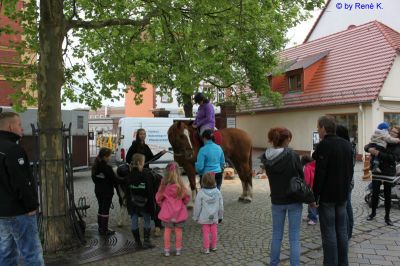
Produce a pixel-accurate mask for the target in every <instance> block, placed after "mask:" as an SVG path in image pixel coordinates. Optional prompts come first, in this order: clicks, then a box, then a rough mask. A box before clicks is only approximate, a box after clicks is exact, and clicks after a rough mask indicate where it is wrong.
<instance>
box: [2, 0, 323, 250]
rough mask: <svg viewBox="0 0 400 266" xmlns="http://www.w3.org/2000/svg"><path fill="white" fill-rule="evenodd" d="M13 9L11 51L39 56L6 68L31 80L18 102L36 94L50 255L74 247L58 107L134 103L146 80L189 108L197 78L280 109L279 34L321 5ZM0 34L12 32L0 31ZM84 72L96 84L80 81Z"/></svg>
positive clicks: (236, 0) (239, 2) (47, 5)
mask: <svg viewBox="0 0 400 266" xmlns="http://www.w3.org/2000/svg"><path fill="white" fill-rule="evenodd" d="M17 2H18V0H7V1H5V0H0V4H1V5H2V7H3V8H4V10H6V11H5V13H6V15H8V16H10V17H12V18H15V19H18V20H19V21H20V23H21V25H22V27H23V29H24V35H25V36H26V39H25V40H24V41H22V42H21V43H19V44H16V47H17V49H18V51H20V52H21V53H23V52H26V51H27V50H29V51H33V52H34V53H37V54H38V56H39V58H38V61H37V62H36V61H35V60H33V61H32V62H30V64H27V63H28V62H27V61H28V60H29V59H27V58H24V57H22V58H21V59H22V60H24V62H23V63H25V64H27V65H26V67H23V68H19V69H13V70H14V71H15V72H18V73H17V75H19V77H21V75H25V76H27V75H31V74H32V71H33V74H35V75H36V77H37V83H36V84H33V86H30V90H25V91H19V92H18V96H19V98H20V99H23V100H26V99H29V100H32V98H35V97H32V95H36V94H35V93H32V91H37V95H38V97H37V101H38V109H39V110H38V120H39V121H38V123H39V126H40V128H41V133H40V144H41V147H40V158H41V160H42V161H43V162H45V165H44V166H42V167H41V176H42V186H43V191H45V192H46V194H45V195H44V197H43V199H44V200H43V201H44V202H43V204H45V206H46V208H45V209H44V210H43V214H44V217H43V218H44V220H43V222H44V223H45V225H46V228H47V229H48V230H47V232H46V234H45V235H44V249H45V250H46V251H49V252H52V251H57V250H60V249H64V248H67V247H68V246H70V245H72V244H73V243H74V239H73V235H72V234H71V232H70V231H69V227H68V222H67V218H66V213H67V211H66V208H67V203H66V195H65V194H66V192H65V189H64V188H65V177H64V174H63V173H64V170H63V169H64V168H63V167H64V166H63V162H62V160H61V158H62V151H61V146H62V139H61V136H60V134H58V132H57V131H56V130H55V128H58V127H60V125H61V123H62V122H61V105H62V102H63V101H65V100H66V99H69V100H72V101H77V102H81V103H86V104H88V105H89V106H91V107H99V106H101V102H102V100H103V99H104V98H109V99H110V98H112V99H118V98H120V97H123V96H124V94H125V91H126V90H127V89H130V90H133V91H134V92H135V93H136V94H135V95H136V96H135V102H136V103H140V102H141V92H142V91H143V90H144V88H143V87H142V86H141V84H142V83H143V82H149V83H152V84H154V85H155V86H158V87H159V88H161V91H166V90H170V89H171V88H176V89H177V90H178V92H179V100H180V102H181V103H183V104H185V109H187V110H189V109H191V101H190V99H191V95H192V94H193V92H194V91H196V90H197V88H198V85H199V83H200V81H202V80H203V81H206V82H208V83H210V84H212V85H213V86H215V87H216V88H227V87H233V88H238V89H237V90H236V91H234V92H233V97H234V100H235V101H242V100H245V99H246V97H248V95H245V94H243V93H240V92H241V91H240V89H241V88H243V87H246V86H249V87H250V88H251V89H252V90H253V91H254V92H255V93H257V94H258V95H260V97H265V99H267V100H269V101H271V102H278V101H279V99H280V95H279V94H277V93H274V92H271V90H270V89H269V86H268V82H267V79H266V74H267V73H269V72H271V69H272V67H273V66H274V65H276V63H277V58H276V54H277V52H278V51H279V50H280V49H282V48H283V45H284V44H285V41H286V40H285V33H286V31H287V29H288V28H291V27H293V26H295V25H296V24H297V23H298V22H299V21H301V20H302V19H304V18H305V17H306V16H307V13H305V12H303V11H304V10H311V9H313V8H314V7H316V6H320V5H322V3H323V0H279V1H278V0H264V1H261V0H219V1H215V0H202V1H198V0H171V1H164V0H39V1H38V3H39V5H37V3H36V2H35V1H34V0H31V1H27V3H26V5H25V9H24V10H23V11H17V12H16V11H15V5H16V3H17ZM0 33H5V34H6V33H11V31H10V29H8V28H6V27H3V29H2V31H1V32H0ZM70 56H73V57H74V58H78V59H79V60H80V61H78V62H72V60H71V59H70ZM30 59H32V58H30ZM86 67H89V68H90V69H91V70H92V71H93V75H94V78H93V80H95V82H93V81H91V80H90V79H89V78H87V77H86V75H87V73H86ZM10 75H11V74H10ZM14 79H15V76H14ZM22 103H23V102H22ZM55 202H57V204H54V203H55Z"/></svg>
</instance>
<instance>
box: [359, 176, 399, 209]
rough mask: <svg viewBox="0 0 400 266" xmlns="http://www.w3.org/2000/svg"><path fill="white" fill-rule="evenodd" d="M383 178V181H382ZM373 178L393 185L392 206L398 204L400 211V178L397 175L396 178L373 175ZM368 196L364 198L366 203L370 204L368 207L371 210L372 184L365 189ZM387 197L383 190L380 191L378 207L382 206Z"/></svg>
mask: <svg viewBox="0 0 400 266" xmlns="http://www.w3.org/2000/svg"><path fill="white" fill-rule="evenodd" d="M381 177H382V179H381ZM372 178H378V179H379V180H381V181H383V182H390V183H392V193H391V197H390V198H391V200H392V204H397V206H398V208H399V209H400V176H399V175H396V176H395V177H390V180H389V177H386V176H381V175H374V174H372ZM365 191H366V193H367V194H366V195H365V196H364V200H365V202H366V203H367V204H368V206H369V207H370V208H371V207H372V182H370V183H369V184H368V186H367V187H366V188H365ZM384 201H385V197H384V194H383V188H381V190H380V191H379V198H378V207H379V206H380V205H379V203H380V202H384Z"/></svg>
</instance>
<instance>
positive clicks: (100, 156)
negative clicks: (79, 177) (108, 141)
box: [92, 148, 112, 175]
mask: <svg viewBox="0 0 400 266" xmlns="http://www.w3.org/2000/svg"><path fill="white" fill-rule="evenodd" d="M111 154H112V150H111V149H109V148H101V149H100V150H99V154H98V155H97V157H96V159H94V163H93V167H92V175H93V174H94V173H95V172H96V170H97V168H98V167H99V164H100V162H101V161H104V158H105V157H108V156H110V155H111Z"/></svg>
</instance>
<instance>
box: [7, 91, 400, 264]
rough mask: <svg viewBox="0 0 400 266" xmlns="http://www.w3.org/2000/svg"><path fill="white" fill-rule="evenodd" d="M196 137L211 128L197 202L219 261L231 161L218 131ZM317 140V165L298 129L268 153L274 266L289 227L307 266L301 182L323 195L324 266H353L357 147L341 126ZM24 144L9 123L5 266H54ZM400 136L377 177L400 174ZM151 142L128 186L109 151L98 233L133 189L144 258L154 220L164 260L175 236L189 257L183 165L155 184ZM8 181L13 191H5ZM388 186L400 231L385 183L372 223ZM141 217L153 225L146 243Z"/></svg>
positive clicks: (139, 150) (99, 188)
mask: <svg viewBox="0 0 400 266" xmlns="http://www.w3.org/2000/svg"><path fill="white" fill-rule="evenodd" d="M199 99H200V100H199V101H198V102H199V103H201V104H208V103H209V102H208V100H207V99H205V98H204V96H203V98H201V97H200V98H199ZM195 127H196V128H201V131H200V132H201V136H202V140H203V147H201V149H200V151H199V153H198V157H197V161H196V163H195V168H196V170H197V172H198V173H199V175H200V184H201V189H200V191H199V193H198V194H197V196H196V198H195V205H194V210H193V217H192V218H193V220H194V221H196V222H197V223H199V224H200V225H201V228H202V229H201V230H202V233H203V244H202V252H203V253H204V254H208V253H210V251H211V252H214V251H217V237H218V236H217V235H218V234H217V232H218V224H219V223H221V221H222V219H223V215H224V206H223V197H222V194H221V191H220V190H221V184H222V171H223V167H224V164H225V158H224V153H223V151H222V149H221V147H219V146H218V145H216V144H215V143H214V142H213V128H210V124H209V123H206V124H203V125H202V124H201V123H200V122H198V124H195ZM317 130H318V134H319V137H320V139H321V141H320V142H319V143H318V145H317V146H316V149H315V151H314V152H313V153H312V157H308V156H302V158H301V157H300V156H299V155H298V154H297V153H296V152H295V151H294V150H293V149H291V148H289V144H290V142H291V141H292V138H293V136H292V133H291V132H290V130H289V129H287V128H284V127H275V128H271V129H270V130H269V132H268V142H269V143H270V144H271V146H270V147H269V148H268V149H266V151H265V153H264V154H263V155H262V158H261V161H262V163H263V166H264V168H265V170H266V173H267V175H268V180H269V185H270V197H271V203H272V207H271V208H272V241H271V248H270V265H279V263H280V250H281V245H282V239H283V236H284V225H285V220H286V217H288V225H289V226H288V231H289V232H288V234H289V243H290V265H300V254H301V251H300V250H301V243H300V239H301V237H300V233H301V230H300V228H301V220H302V209H303V203H302V202H299V201H298V200H296V199H295V198H293V197H291V196H289V195H288V193H287V190H288V186H289V183H290V182H291V179H292V178H293V177H294V176H297V177H300V178H301V179H304V181H305V183H306V184H307V185H308V186H310V187H311V188H312V191H313V195H314V199H315V200H314V201H313V202H311V203H309V204H308V215H307V218H306V219H307V221H308V224H309V225H316V224H317V223H319V226H320V231H321V240H322V247H323V257H324V259H323V264H324V265H348V248H349V245H348V241H349V239H350V238H351V237H352V230H353V224H354V221H353V212H352V206H351V191H352V189H353V187H354V179H353V174H354V164H355V149H354V146H353V145H352V144H351V142H350V138H349V132H348V130H347V128H345V127H343V126H341V125H337V124H336V122H335V119H334V118H333V117H330V116H322V117H320V118H319V119H318V121H317ZM22 134H23V132H22V127H21V121H20V117H19V116H18V115H17V114H15V113H10V112H6V113H1V114H0V157H1V160H0V171H1V176H2V177H1V178H2V184H3V185H2V186H0V198H1V203H2V204H1V206H2V207H1V208H0V217H1V219H0V229H1V230H0V231H1V234H0V242H1V243H0V264H1V265H3V263H6V264H4V265H13V263H14V262H15V264H17V260H18V254H20V255H21V256H22V258H23V260H24V262H25V263H26V265H44V262H43V256H42V248H41V243H40V240H39V236H38V229H37V216H36V213H37V208H38V196H37V190H36V188H35V185H34V184H35V181H34V180H33V177H32V174H31V172H30V167H29V160H28V158H27V156H26V154H25V152H24V150H23V149H22V148H21V147H20V146H19V145H18V140H19V139H20V138H21V137H22ZM399 136H400V127H397V126H393V127H391V128H389V125H388V124H387V123H382V124H380V125H378V129H377V131H376V132H375V134H374V135H373V137H372V138H371V143H369V144H367V145H366V146H365V148H364V149H365V151H366V152H369V153H370V154H371V155H373V157H372V159H371V170H372V173H373V175H374V174H379V175H387V176H393V175H395V174H396V162H398V161H399V160H400V139H399ZM145 138H146V132H145V130H144V129H139V130H138V131H137V138H136V140H135V141H134V142H133V144H132V147H131V148H130V149H129V152H128V157H127V162H128V163H129V170H128V171H127V173H126V176H124V177H123V178H122V179H121V178H117V175H116V174H115V173H114V171H113V169H112V167H111V166H110V164H109V160H110V157H111V153H112V152H111V150H110V149H107V148H102V149H100V151H99V154H98V156H97V158H96V160H95V162H94V165H93V167H92V174H91V177H92V180H93V182H94V192H95V195H96V198H97V201H98V215H97V217H98V231H99V234H100V235H102V236H109V235H112V234H114V233H115V232H114V231H112V230H110V229H109V228H108V220H109V211H110V205H111V202H112V197H113V195H114V188H115V187H117V186H118V185H119V186H122V187H123V190H124V191H123V192H124V196H123V199H122V201H123V202H125V205H126V208H127V211H128V213H129V215H130V217H131V230H132V235H133V238H134V241H135V248H136V249H138V250H140V249H147V248H152V247H154V245H153V244H152V242H151V237H150V230H151V220H154V221H155V226H156V227H158V231H159V232H160V231H161V228H164V233H163V237H164V255H165V256H170V254H171V234H172V233H174V234H175V255H177V256H179V255H181V252H182V247H183V241H182V239H183V237H182V236H183V227H184V224H185V221H186V220H187V219H188V217H189V214H188V211H187V207H186V205H187V204H188V202H189V201H190V196H189V193H188V189H187V188H186V186H185V184H184V182H183V180H182V176H181V173H180V170H179V165H178V164H177V163H176V162H174V161H172V162H170V163H169V164H168V165H167V166H166V168H165V170H164V175H163V176H159V175H157V174H154V172H153V171H152V170H151V169H149V167H148V161H150V160H155V159H157V158H159V157H161V156H162V154H164V153H165V151H162V152H160V153H159V154H157V155H153V153H152V151H151V150H150V148H149V147H148V146H147V144H146V143H145ZM6 179H7V180H8V181H7V182H5V181H4V180H6ZM382 185H383V186H384V192H385V223H386V224H387V225H388V226H391V225H393V222H392V221H391V219H390V208H391V198H390V190H391V186H392V184H390V183H388V182H383V181H381V180H375V179H373V180H372V188H373V193H372V208H371V213H370V214H369V215H368V217H366V219H367V220H372V219H374V218H375V216H376V214H377V213H376V211H377V203H378V196H379V191H380V187H381V186H382ZM332 188H334V189H332ZM119 196H121V195H119ZM139 217H143V220H144V224H143V241H141V234H140V231H141V230H140V228H139V222H138V219H139ZM14 219H18V220H19V224H20V225H21V226H20V227H18V228H16V225H15V223H13V221H14ZM32 232H33V233H32Z"/></svg>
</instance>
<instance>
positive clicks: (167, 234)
mask: <svg viewBox="0 0 400 266" xmlns="http://www.w3.org/2000/svg"><path fill="white" fill-rule="evenodd" d="M172 229H175V248H176V250H181V249H182V227H165V228H164V249H165V250H168V251H169V250H170V248H171V241H170V239H171V232H172Z"/></svg>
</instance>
